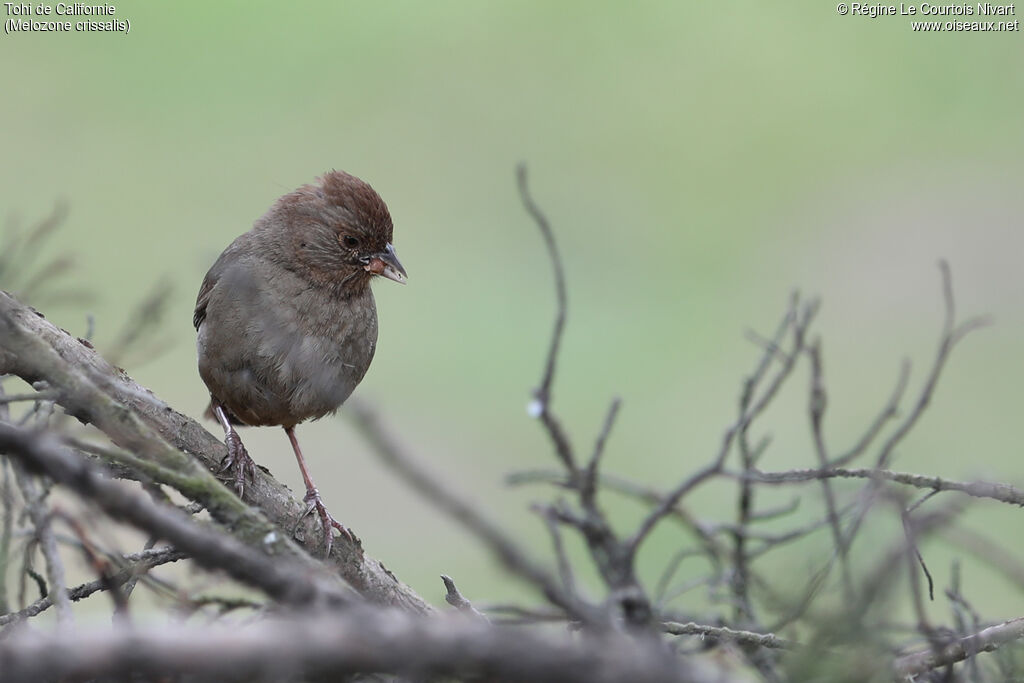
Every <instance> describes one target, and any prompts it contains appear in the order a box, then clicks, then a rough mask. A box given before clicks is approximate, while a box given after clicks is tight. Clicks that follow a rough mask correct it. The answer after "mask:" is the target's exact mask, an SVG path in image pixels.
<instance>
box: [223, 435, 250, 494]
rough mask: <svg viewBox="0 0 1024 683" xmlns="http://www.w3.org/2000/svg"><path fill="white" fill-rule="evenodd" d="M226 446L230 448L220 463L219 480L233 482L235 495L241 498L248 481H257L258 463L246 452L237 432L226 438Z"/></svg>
mask: <svg viewBox="0 0 1024 683" xmlns="http://www.w3.org/2000/svg"><path fill="white" fill-rule="evenodd" d="M224 445H225V446H227V447H228V454H227V455H226V456H224V459H223V460H221V461H220V469H219V470H217V478H218V479H220V480H221V481H226V482H231V484H232V486H233V487H234V489H235V493H236V494H238V497H239V498H241V497H242V495H243V494H244V493H245V482H246V480H248V481H250V482H251V481H254V480H255V479H256V463H255V462H254V461H253V459H252V458H251V457H250V456H249V452H248V451H247V450H245V446H243V445H242V439H241V438H240V437H239V436H238V433H237V432H234V431H232V432H230V433H229V434H228V435H227V436H225V437H224Z"/></svg>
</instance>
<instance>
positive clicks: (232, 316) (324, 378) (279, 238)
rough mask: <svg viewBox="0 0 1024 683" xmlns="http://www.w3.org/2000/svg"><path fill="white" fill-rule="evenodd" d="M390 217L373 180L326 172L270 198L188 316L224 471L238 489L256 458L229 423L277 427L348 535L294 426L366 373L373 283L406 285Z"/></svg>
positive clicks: (309, 497)
mask: <svg viewBox="0 0 1024 683" xmlns="http://www.w3.org/2000/svg"><path fill="white" fill-rule="evenodd" d="M391 230H392V227H391V216H390V214H389V213H388V208H387V206H386V205H385V204H384V201H383V200H382V199H381V198H380V196H379V195H378V194H377V193H376V192H374V190H373V188H371V187H370V186H369V185H367V184H366V183H364V182H363V181H362V180H360V179H359V178H356V177H355V176H352V175H349V174H348V173H343V172H341V171H331V172H330V173H326V174H324V176H323V177H322V178H320V179H319V182H317V183H316V184H314V185H304V186H303V187H300V188H299V189H297V190H295V191H294V192H290V193H288V194H286V195H285V196H283V197H281V198H280V199H278V200H277V202H275V203H274V205H273V206H272V207H270V210H269V211H267V213H266V214H264V215H263V217H262V218H260V219H259V220H257V221H256V223H255V224H254V225H253V228H252V230H250V231H249V232H247V233H245V234H244V235H241V236H239V237H238V238H237V239H235V241H234V242H232V243H231V245H230V246H229V247H228V248H227V249H225V250H224V253H222V254H221V255H220V258H218V259H217V262H216V263H214V264H213V267H212V268H210V272H208V273H207V274H206V278H205V279H204V280H203V285H202V287H200V289H199V297H198V298H197V299H196V309H195V315H194V317H193V319H192V321H193V323H194V324H195V327H196V330H198V332H199V337H198V340H197V347H198V351H199V374H200V375H201V376H202V378H203V381H204V382H205V383H206V386H207V387H208V388H209V390H210V399H211V405H210V407H211V409H212V412H213V414H214V415H215V416H216V418H217V419H218V420H219V421H220V423H221V425H222V426H223V427H224V441H225V443H226V445H227V447H228V454H227V457H226V458H225V459H224V462H223V464H222V468H221V472H222V473H230V479H231V480H233V482H234V485H235V489H236V491H237V492H238V495H239V496H241V495H242V493H243V491H244V487H245V480H246V478H247V477H252V476H253V475H254V474H255V464H254V463H253V461H252V459H251V458H250V457H249V454H248V453H247V452H246V450H245V447H244V446H243V445H242V441H241V439H240V438H239V436H238V433H237V432H236V431H235V429H234V426H233V425H235V424H242V425H256V426H263V425H280V426H281V427H284V431H285V433H286V434H288V439H289V440H290V441H291V444H292V449H293V450H294V451H295V459H296V460H298V463H299V469H300V470H301V471H302V478H303V480H304V481H305V483H306V497H305V501H306V504H307V508H306V511H305V513H304V514H303V517H304V516H305V515H308V514H309V513H311V512H312V511H313V510H316V511H317V513H318V514H319V515H320V519H321V521H322V523H323V525H324V534H325V546H326V550H327V553H330V549H331V540H332V533H331V527H334V528H336V529H338V530H339V531H341V532H342V533H343V534H345V535H346V536H349V538H351V535H350V534H349V532H348V530H347V529H346V528H345V527H344V526H342V525H341V524H339V523H338V522H337V521H336V520H335V519H334V518H333V517H331V515H330V514H328V512H327V509H326V508H325V507H324V504H323V501H321V499H320V494H319V492H318V491H317V488H316V486H315V485H314V484H313V480H312V478H310V476H309V470H308V468H307V467H306V461H305V459H304V458H303V457H302V451H301V450H300V449H299V443H298V441H297V440H296V438H295V425H297V424H299V423H300V422H302V421H303V420H308V419H314V420H315V419H317V418H320V417H323V416H324V415H327V414H328V413H333V412H334V411H335V410H337V409H338V407H339V406H340V405H341V404H342V403H343V402H344V401H345V399H347V398H348V397H349V394H351V393H352V390H353V389H355V388H356V385H357V384H359V381H360V380H361V379H362V378H363V375H365V374H366V370H367V368H368V367H369V366H370V361H371V360H372V359H373V351H374V348H375V347H376V344H377V307H376V306H375V305H374V301H373V293H372V292H371V291H370V280H371V279H372V278H373V276H374V275H382V276H384V277H386V278H388V279H390V280H394V281H395V282H400V283H404V282H405V279H406V273H405V269H404V268H403V267H402V264H401V263H399V261H398V257H397V256H396V255H395V250H394V247H392V246H391Z"/></svg>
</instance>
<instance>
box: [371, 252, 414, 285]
mask: <svg viewBox="0 0 1024 683" xmlns="http://www.w3.org/2000/svg"><path fill="white" fill-rule="evenodd" d="M364 267H365V268H366V272H368V273H373V274H374V275H383V276H384V277H386V278H387V279H389V280H394V281H395V282H397V283H398V284H400V285H404V284H405V281H406V279H408V277H409V276H408V275H406V274H405V268H403V267H402V263H401V261H399V260H398V256H397V255H396V254H395V248H394V247H393V246H391V244H390V243H389V244H388V246H387V247H385V249H384V251H382V252H380V253H379V254H374V255H373V256H371V257H370V262H369V263H367V264H366V265H365V266H364Z"/></svg>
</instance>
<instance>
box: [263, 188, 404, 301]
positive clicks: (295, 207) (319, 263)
mask: <svg viewBox="0 0 1024 683" xmlns="http://www.w3.org/2000/svg"><path fill="white" fill-rule="evenodd" d="M264 218H265V220H264V223H265V224H267V225H268V226H270V227H272V228H273V226H278V227H283V228H284V230H283V232H284V234H281V232H278V233H277V235H275V237H277V238H278V240H279V243H280V244H281V246H282V247H283V248H286V249H288V250H289V251H291V253H292V254H294V260H295V262H296V263H297V264H300V266H299V267H300V268H302V269H304V270H305V271H306V274H307V275H308V276H309V277H310V278H311V279H313V280H314V281H316V282H318V283H321V284H325V285H332V286H335V287H340V288H342V289H344V290H349V291H355V290H358V289H360V288H362V287H365V286H366V285H368V284H369V281H370V279H371V278H372V277H373V276H374V275H380V276H382V277H386V278H388V279H389V280H394V281H395V282H398V283H401V284H405V281H406V278H407V277H408V276H407V275H406V272H405V268H404V267H402V263H401V262H400V261H399V260H398V256H397V255H396V254H395V248H394V246H393V245H392V244H391V239H392V225H391V214H390V213H389V212H388V207H387V205H386V204H385V203H384V200H383V199H381V198H380V195H378V194H377V193H376V192H375V191H374V189H373V188H372V187H370V186H369V185H368V184H367V183H365V182H363V181H362V180H360V179H359V178H356V177H355V176H353V175H350V174H348V173H345V172H344V171H330V172H328V173H325V174H324V175H323V176H321V177H320V178H319V179H318V180H317V182H316V183H315V184H313V185H305V186H303V187H300V188H299V189H298V190H295V191H294V192H292V193H290V194H287V195H285V196H284V197H282V198H281V199H280V200H279V201H278V203H277V204H276V205H275V206H274V207H273V208H272V209H271V210H270V212H269V213H268V215H267V216H266V217H264ZM268 219H269V220H268Z"/></svg>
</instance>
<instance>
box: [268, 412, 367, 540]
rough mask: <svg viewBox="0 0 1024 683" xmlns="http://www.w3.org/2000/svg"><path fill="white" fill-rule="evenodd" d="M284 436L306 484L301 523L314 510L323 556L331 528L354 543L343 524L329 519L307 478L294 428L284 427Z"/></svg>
mask: <svg viewBox="0 0 1024 683" xmlns="http://www.w3.org/2000/svg"><path fill="white" fill-rule="evenodd" d="M284 432H285V434H287V435H288V440H289V441H291V442H292V450H293V451H295V459H296V460H297V461H298V463H299V470H300V471H301V472H302V481H303V482H305V484H306V497H305V498H303V500H304V501H305V503H306V511H305V512H303V513H302V517H300V518H299V522H301V521H302V520H303V519H304V518H305V517H306V515H308V514H309V513H311V512H313V510H316V512H317V514H318V515H319V516H320V522H321V523H322V524H323V526H324V555H325V556H327V555H330V554H331V546H332V544H333V543H334V534H333V532H332V531H331V529H332V527H333V528H334V529H337V530H338V531H340V532H341V535H342V536H344V537H346V538H347V539H348V540H349V541H350V542H353V543H354V542H355V538H354V537H353V536H352V532H350V531H349V530H348V529H346V528H345V526H344V525H343V524H341V523H340V522H338V521H337V520H336V519H334V517H331V515H330V513H329V512H327V508H326V507H324V503H323V501H322V500H321V499H320V492H319V491H317V488H316V485H315V484H314V483H313V479H312V478H311V477H310V476H309V468H307V467H306V459H305V458H304V457H302V449H301V448H299V441H298V439H296V438H295V428H294V427H285V428H284Z"/></svg>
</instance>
